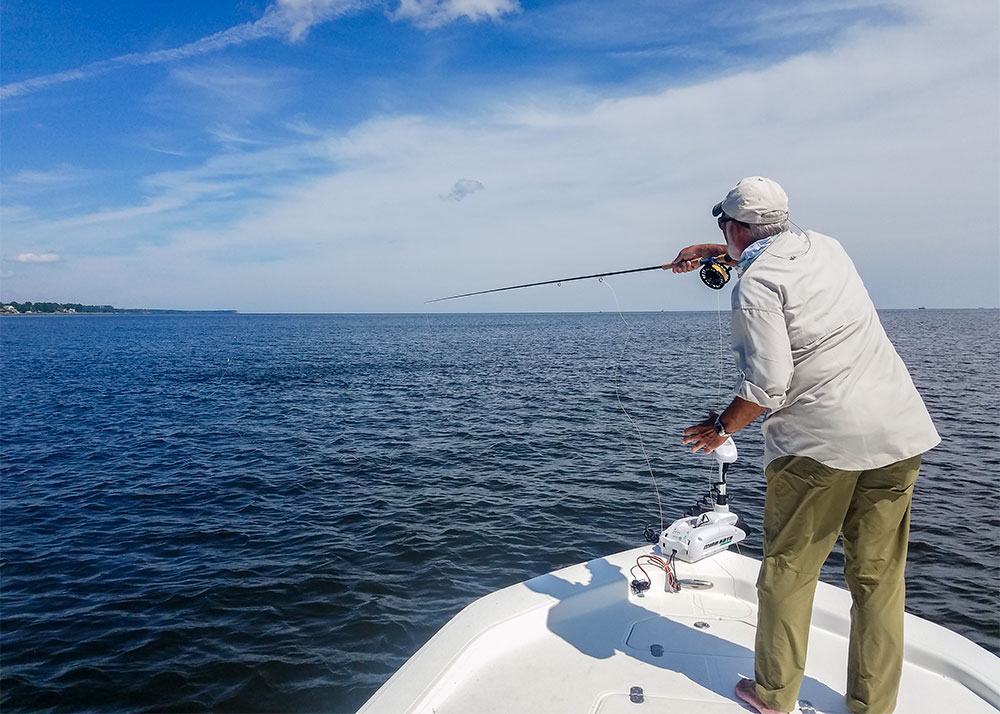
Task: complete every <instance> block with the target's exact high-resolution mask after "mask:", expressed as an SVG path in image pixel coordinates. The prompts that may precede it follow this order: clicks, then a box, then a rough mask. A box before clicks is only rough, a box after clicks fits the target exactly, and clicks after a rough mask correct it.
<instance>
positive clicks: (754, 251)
mask: <svg viewBox="0 0 1000 714" xmlns="http://www.w3.org/2000/svg"><path fill="white" fill-rule="evenodd" d="M780 235H781V233H775V234H774V235H773V236H767V237H766V238H761V239H760V240H758V241H755V242H754V243H751V244H750V245H748V246H747V247H746V248H745V249H744V251H743V252H742V253H741V254H740V260H739V262H738V263H737V264H736V275H737V277H743V272H744V271H745V270H746V269H747V268H749V267H750V264H751V263H752V262H754V261H755V260H757V258H759V257H760V254H761V253H763V252H764V251H765V250H767V247H768V246H769V245H771V244H772V243H773V242H774V239H775V238H777V237H778V236H780Z"/></svg>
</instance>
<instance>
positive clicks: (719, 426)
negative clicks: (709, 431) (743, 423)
mask: <svg viewBox="0 0 1000 714" xmlns="http://www.w3.org/2000/svg"><path fill="white" fill-rule="evenodd" d="M715 433H716V434H718V435H719V436H722V435H723V434H725V433H726V427H724V426H722V422H721V421H719V420H718V419H716V420H715Z"/></svg>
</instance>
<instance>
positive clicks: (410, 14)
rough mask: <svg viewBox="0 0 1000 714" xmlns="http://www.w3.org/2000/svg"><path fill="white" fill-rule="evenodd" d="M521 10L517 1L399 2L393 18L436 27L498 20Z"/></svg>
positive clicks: (450, 0)
mask: <svg viewBox="0 0 1000 714" xmlns="http://www.w3.org/2000/svg"><path fill="white" fill-rule="evenodd" d="M520 10H521V6H520V4H519V3H518V2H517V0H400V2H399V8H398V9H397V10H396V12H395V13H393V18H395V19H404V20H412V21H413V22H415V23H416V24H417V25H419V26H421V27H427V28H433V27H440V26H441V25H446V24H448V23H449V22H454V21H455V20H460V19H463V20H472V21H473V22H477V21H479V20H499V19H500V18H501V17H502V16H503V15H506V14H508V13H513V12H520Z"/></svg>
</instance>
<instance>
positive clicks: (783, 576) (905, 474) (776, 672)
mask: <svg viewBox="0 0 1000 714" xmlns="http://www.w3.org/2000/svg"><path fill="white" fill-rule="evenodd" d="M920 459H921V457H920V456H915V457H913V458H911V459H906V460H904V461H899V462H897V463H895V464H891V465H889V466H885V467H883V468H880V469H874V470H872V471H841V470H839V469H834V468H830V467H829V466H824V465H823V464H821V463H819V462H818V461H815V460H813V459H810V458H808V457H804V456H783V457H780V458H778V459H775V460H774V461H772V462H771V463H770V464H768V466H767V468H766V469H765V470H764V473H765V475H766V477H767V495H766V497H765V501H764V560H763V562H762V563H761V568H760V575H759V576H758V578H757V597H758V602H759V608H758V613H757V641H756V644H755V647H754V671H755V679H756V682H757V694H758V696H760V698H761V700H762V701H763V702H764V703H765V704H766V705H767V706H769V707H771V708H772V709H777V710H778V711H782V712H790V711H792V710H793V709H795V707H796V700H797V698H798V693H799V686H800V685H801V683H802V676H803V673H804V671H805V664H806V646H807V644H808V640H809V620H810V618H811V616H812V605H813V594H814V593H815V591H816V581H817V580H818V579H819V572H820V566H822V565H823V562H824V561H825V560H826V558H827V556H828V555H829V554H830V551H831V550H832V549H833V546H834V544H835V543H836V542H837V536H838V535H839V534H841V533H843V536H844V556H845V560H846V564H845V566H844V577H845V579H846V580H847V586H848V587H849V588H850V591H851V596H852V599H853V605H852V606H851V639H850V643H849V645H848V659H847V708H848V709H849V710H850V711H851V712H855V714H861V713H862V712H866V713H870V714H888V713H889V712H891V711H892V710H893V709H894V708H895V706H896V694H897V692H898V691H899V676H900V673H901V671H902V665H903V601H904V598H905V585H904V581H903V571H904V569H905V566H906V546H907V540H908V538H909V532H910V500H911V496H912V495H913V483H914V481H915V480H916V478H917V473H918V472H919V470H920Z"/></svg>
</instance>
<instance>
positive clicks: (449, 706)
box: [360, 547, 1000, 714]
mask: <svg viewBox="0 0 1000 714" xmlns="http://www.w3.org/2000/svg"><path fill="white" fill-rule="evenodd" d="M652 552H654V551H653V548H652V547H644V548H636V549H634V550H630V551H625V552H622V553H617V554H615V555H611V556H607V557H605V558H599V559H596V560H592V561H590V562H587V563H581V564H579V565H574V566H572V567H569V568H565V569H563V570H559V571H556V572H553V573H549V574H547V575H542V576H540V577H537V578H534V579H532V580H528V581H525V582H523V583H519V584H517V585H513V586H511V587H509V588H505V589H503V590H500V591H497V592H495V593H492V594H490V595H487V596H486V597H483V598H481V599H479V600H477V601H475V602H473V603H472V604H470V605H469V606H468V607H466V608H465V609H464V610H462V611H461V612H460V613H459V614H458V615H456V616H455V617H454V618H453V619H452V620H451V621H450V622H448V623H447V624H446V625H445V626H444V627H443V628H442V629H441V630H440V631H439V632H438V633H437V634H436V635H434V637H433V638H431V639H430V640H429V641H428V642H427V644H425V645H424V646H423V647H422V648H421V649H420V650H419V651H418V652H417V653H416V654H414V655H413V657H411V658H410V660H409V661H407V662H406V663H405V664H404V665H403V667H401V668H400V669H399V671H398V672H396V673H395V674H394V675H393V676H392V677H391V678H390V679H389V680H388V681H387V682H386V683H385V684H384V685H383V686H382V687H381V688H380V689H379V690H378V691H377V692H376V693H375V694H374V695H373V696H372V698H371V699H370V700H369V701H368V702H367V703H366V704H365V705H364V706H363V707H362V708H361V710H360V712H362V713H364V714H373V713H376V712H377V713H379V714H382V713H388V712H399V713H401V714H402V713H403V712H406V713H414V714H416V713H425V712H426V713H428V714H430V713H431V712H435V713H437V714H449V713H455V714H478V713H480V712H483V713H485V712H505V713H507V714H510V713H514V712H516V713H519V714H520V713H523V714H527V713H529V712H538V713H539V714H555V713H557V712H566V713H567V714H569V713H572V714H581V713H582V712H591V713H593V714H615V713H617V712H629V713H630V714H641V713H642V712H684V713H688V714H698V713H703V714H716V713H717V714H723V713H725V712H730V713H735V712H741V711H746V709H745V708H743V707H742V706H741V704H740V703H739V702H738V701H737V699H736V697H735V695H734V693H733V687H734V686H735V684H736V682H737V681H738V680H739V678H740V676H741V675H744V676H750V677H752V676H753V645H754V633H755V625H756V617H757V601H756V588H755V582H756V578H757V571H758V568H759V566H760V563H759V561H756V560H754V559H752V558H748V557H746V556H742V555H739V554H737V553H734V552H724V553H720V554H718V555H716V556H714V557H712V558H709V559H706V560H703V561H700V562H698V563H693V564H687V563H679V564H678V567H677V570H678V577H680V578H682V579H687V578H698V579H703V580H708V581H711V583H712V585H713V587H712V588H711V589H709V590H692V589H686V588H685V589H683V590H682V591H681V592H680V593H668V592H665V591H664V581H663V578H664V573H663V572H662V571H661V570H659V569H656V568H650V567H646V571H647V572H648V573H649V574H650V576H651V577H652V579H653V584H652V587H651V589H650V590H648V591H646V592H645V593H643V594H642V595H639V596H637V595H635V594H634V593H632V592H631V590H630V588H629V583H630V581H631V576H630V575H629V569H630V568H631V567H632V566H633V565H634V564H635V559H636V557H637V556H639V555H642V554H648V553H652ZM849 611H850V595H849V594H848V592H847V591H846V590H843V589H840V588H837V587H834V586H832V585H829V584H826V583H819V585H818V587H817V591H816V597H815V602H814V610H813V618H812V629H811V632H810V640H809V654H808V659H807V663H806V677H805V680H804V681H803V684H802V689H801V691H800V694H799V698H800V704H801V711H802V712H804V714H810V712H816V713H817V714H818V713H820V712H825V713H830V714H833V713H834V712H846V711H847V709H846V702H845V699H844V687H845V681H846V676H847V675H846V669H847V636H848V629H849ZM905 642H906V644H905V653H904V657H905V663H904V668H903V676H902V682H901V686H900V695H899V700H898V704H897V707H896V711H897V712H899V713H900V714H920V713H922V712H926V713H927V714H942V713H945V714H966V713H968V714H972V713H974V712H996V711H998V710H1000V658H997V657H996V656H994V655H993V654H991V653H990V652H988V651H986V650H985V649H983V648H982V647H979V646H978V645H976V644H974V643H973V642H971V641H970V640H968V639H966V638H964V637H962V636H960V635H958V634H956V633H954V632H951V631H950V630H947V629H945V628H943V627H940V626H939V625H935V624H934V623H931V622H928V621H926V620H923V619H920V618H918V617H915V616H912V615H909V614H908V615H907V616H906V620H905ZM635 688H638V689H635ZM637 699H641V702H637V701H636V700H637Z"/></svg>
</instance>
